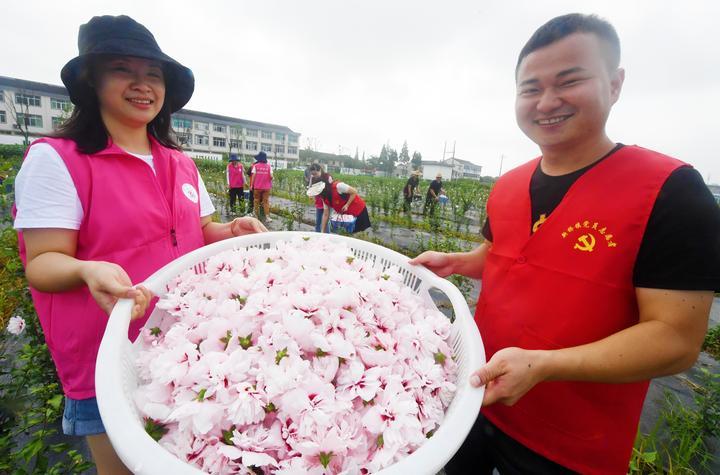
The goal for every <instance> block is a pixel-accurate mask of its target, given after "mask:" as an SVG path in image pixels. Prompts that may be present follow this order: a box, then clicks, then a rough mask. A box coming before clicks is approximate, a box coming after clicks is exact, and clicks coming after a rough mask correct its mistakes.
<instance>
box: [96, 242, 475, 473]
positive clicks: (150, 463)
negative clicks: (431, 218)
mask: <svg viewBox="0 0 720 475" xmlns="http://www.w3.org/2000/svg"><path fill="white" fill-rule="evenodd" d="M297 236H302V237H311V238H312V237H315V238H321V239H330V240H334V241H339V242H344V243H346V244H348V246H349V247H351V248H353V249H357V250H361V251H368V252H370V253H371V254H373V255H374V256H375V257H376V258H377V257H381V258H383V259H385V260H387V261H389V262H390V263H391V264H395V265H403V267H404V268H405V269H406V270H407V271H408V272H411V273H412V274H414V275H415V276H416V277H417V278H419V279H421V280H422V281H423V282H427V283H428V287H435V288H438V289H439V290H441V291H442V292H443V293H445V294H446V295H447V297H448V298H449V299H450V301H451V304H452V306H453V311H454V313H455V321H454V323H453V326H456V325H457V332H458V334H459V338H461V339H463V340H464V341H463V343H464V344H465V358H467V359H468V361H467V364H468V367H469V371H472V370H474V369H476V368H478V367H480V365H482V364H484V363H485V351H484V346H483V343H482V339H481V337H480V333H479V332H478V329H477V326H476V325H475V323H474V321H473V319H472V316H471V315H470V310H469V308H468V306H467V302H466V301H465V299H464V297H463V296H462V294H461V293H460V291H459V290H458V289H457V287H455V286H454V285H453V284H452V283H451V282H449V281H448V280H446V279H444V278H441V277H438V276H437V275H436V274H434V273H433V272H431V271H430V270H428V269H427V268H425V267H424V266H421V265H410V264H408V263H407V262H408V261H409V258H408V257H407V256H404V255H402V254H400V253H399V252H396V251H394V250H392V249H388V248H386V247H383V246H380V245H378V244H375V243H371V242H368V241H363V240H359V239H355V238H352V237H348V236H340V235H330V234H318V233H314V232H299V231H275V232H266V233H258V234H251V235H246V236H239V237H235V238H231V239H227V240H224V241H218V242H215V243H212V244H209V245H207V246H204V247H201V248H199V249H196V250H194V251H191V252H190V253H188V254H185V255H184V256H181V257H179V258H177V259H175V260H174V261H172V262H170V263H168V264H166V265H165V266H163V267H162V268H160V269H158V270H157V271H156V272H154V273H153V274H152V275H150V276H149V277H148V278H147V279H146V280H145V281H144V282H143V283H142V284H140V285H144V286H146V287H147V288H148V289H149V290H151V291H152V292H153V293H154V294H156V295H160V294H164V293H165V290H166V289H165V287H166V285H167V283H168V282H170V280H172V279H174V278H175V277H177V276H178V275H179V274H180V273H181V272H183V271H185V270H187V269H189V268H191V267H193V266H195V265H197V264H199V263H201V262H203V261H204V260H206V259H208V258H209V257H211V256H213V255H215V254H217V253H219V252H222V251H224V250H229V249H242V248H246V247H250V246H255V245H264V244H270V245H272V244H274V243H276V242H277V241H281V240H290V239H292V238H295V237H297ZM132 303H133V302H132V300H129V299H121V300H120V301H119V302H118V303H117V304H116V306H115V308H114V309H113V311H112V313H111V315H110V319H109V321H108V325H107V327H106V329H105V334H104V335H103V339H102V341H101V344H100V349H99V351H98V356H97V364H96V375H95V378H96V393H97V401H98V407H99V409H100V414H101V417H102V419H103V422H104V424H105V428H106V431H107V434H108V436H109V438H110V440H111V442H112V444H113V446H114V447H115V449H116V452H117V453H118V455H119V456H120V458H121V459H122V460H123V462H124V463H125V464H126V466H127V467H128V468H129V469H130V470H132V471H133V473H138V474H160V473H169V472H168V470H169V469H171V470H170V471H171V472H172V473H178V474H188V475H189V474H202V473H204V472H202V471H200V470H199V469H197V468H195V467H193V466H191V465H189V464H187V463H185V462H183V461H182V460H180V459H179V458H177V457H175V456H174V455H172V454H171V453H170V452H168V451H167V450H165V449H164V448H162V447H161V446H160V445H159V444H158V443H157V442H155V441H154V440H153V439H152V438H151V437H150V436H149V435H147V434H146V433H145V431H144V429H143V427H142V425H141V423H140V421H138V420H137V417H136V416H135V415H134V414H133V412H132V410H131V408H130V407H128V405H127V404H126V402H127V399H125V398H124V397H123V395H122V391H118V388H121V387H122V378H121V375H122V364H121V360H122V356H123V354H125V353H126V352H128V351H131V349H132V344H131V342H130V341H129V340H128V339H127V331H128V327H129V324H130V311H131V309H132ZM136 341H137V340H136ZM471 350H472V351H471ZM466 379H468V378H466ZM456 384H457V393H456V395H455V398H454V400H453V402H452V403H451V405H450V406H449V407H448V409H446V411H447V410H449V409H450V408H451V407H454V412H453V415H455V416H456V417H455V419H450V418H448V417H446V418H445V419H444V420H443V423H442V424H441V425H440V426H439V427H438V429H437V431H436V432H435V434H434V436H433V437H432V438H430V439H428V440H427V441H426V442H425V443H423V444H422V445H421V446H420V447H419V448H418V449H417V450H416V451H415V452H413V453H412V454H411V455H410V456H408V457H405V458H404V459H402V460H400V461H399V462H397V463H395V464H393V465H391V466H389V467H386V468H385V469H383V470H380V471H379V472H376V475H396V474H397V475H399V474H403V473H428V474H435V473H437V472H438V471H439V470H440V469H441V468H442V467H443V466H444V465H445V463H446V462H447V461H448V460H449V459H450V458H451V457H452V455H453V454H454V453H455V452H456V451H457V450H458V449H459V448H460V445H461V444H462V442H463V441H464V439H465V437H466V436H467V434H468V433H469V432H470V429H471V428H472V425H473V424H474V421H475V418H474V417H467V414H473V413H474V414H478V413H479V411H480V406H481V405H482V399H483V395H484V388H479V389H477V388H471V387H470V386H469V382H468V381H459V380H458V381H457V382H456ZM130 404H132V402H130ZM446 416H447V412H446ZM128 421H131V422H129V423H128ZM448 422H453V427H452V428H451V427H450V424H448ZM158 449H160V450H158ZM139 455H140V456H141V458H140V459H138V456H139ZM142 455H144V457H142Z"/></svg>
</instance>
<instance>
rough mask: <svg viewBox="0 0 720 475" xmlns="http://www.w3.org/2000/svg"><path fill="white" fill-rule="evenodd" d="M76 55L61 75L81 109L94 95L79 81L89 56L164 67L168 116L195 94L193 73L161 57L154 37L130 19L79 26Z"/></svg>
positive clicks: (99, 18)
mask: <svg viewBox="0 0 720 475" xmlns="http://www.w3.org/2000/svg"><path fill="white" fill-rule="evenodd" d="M78 51H79V55H78V56H77V57H76V58H73V59H71V60H70V61H69V62H68V63H67V64H66V65H65V66H64V67H63V68H62V71H61V72H60V77H61V79H62V82H63V84H65V87H66V88H67V90H68V93H69V95H70V100H71V101H72V102H73V103H74V104H76V105H77V104H80V105H82V102H83V98H84V97H87V95H88V94H95V92H94V91H92V90H91V88H90V86H89V85H88V84H87V81H86V80H84V79H83V78H81V77H80V74H81V72H82V70H83V66H84V65H85V62H86V61H87V60H88V59H89V58H90V57H92V56H97V55H104V54H111V55H119V56H134V57H138V58H145V59H154V60H157V61H161V62H162V63H164V66H165V101H166V102H167V103H168V106H169V107H170V112H176V111H178V110H179V109H181V108H182V107H183V106H184V105H185V104H187V102H188V101H189V100H190V98H191V97H192V94H193V91H194V90H195V77H194V76H193V73H192V71H191V70H190V69H189V68H186V67H185V66H183V65H182V64H180V63H178V62H177V61H175V60H174V59H172V58H171V57H170V56H168V55H166V54H165V53H163V52H162V51H161V50H160V46H158V44H157V41H155V37H154V36H153V34H152V33H150V31H149V30H148V29H147V28H145V27H144V26H143V25H141V24H140V23H138V22H136V21H135V20H133V19H132V18H130V17H129V16H125V15H120V16H110V15H104V16H95V17H92V18H91V19H90V21H89V22H87V23H85V24H84V25H80V31H79V33H78Z"/></svg>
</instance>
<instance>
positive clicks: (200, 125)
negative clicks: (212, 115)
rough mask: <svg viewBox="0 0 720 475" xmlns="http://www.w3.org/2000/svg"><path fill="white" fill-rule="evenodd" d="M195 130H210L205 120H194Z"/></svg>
mask: <svg viewBox="0 0 720 475" xmlns="http://www.w3.org/2000/svg"><path fill="white" fill-rule="evenodd" d="M195 130H210V124H208V123H207V122H195Z"/></svg>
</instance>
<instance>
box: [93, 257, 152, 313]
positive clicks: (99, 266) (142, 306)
mask: <svg viewBox="0 0 720 475" xmlns="http://www.w3.org/2000/svg"><path fill="white" fill-rule="evenodd" d="M81 276H82V279H83V280H84V281H85V283H86V284H87V286H88V289H89V290H90V295H92V297H93V298H94V299H95V302H97V304H98V305H99V306H100V308H101V309H103V311H104V312H105V313H107V314H108V315H109V314H110V312H112V309H113V307H114V306H115V304H116V303H117V301H118V299H121V298H126V299H134V300H135V305H133V309H132V314H131V315H130V318H131V319H133V320H134V319H136V318H140V317H142V316H143V315H145V310H147V306H148V304H149V303H150V300H151V299H152V294H151V293H150V291H149V290H147V289H146V288H145V287H142V286H138V287H137V288H133V287H132V282H131V281H130V277H129V276H128V275H127V273H126V272H125V270H124V269H123V268H122V267H120V266H119V265H117V264H113V263H112V262H102V261H86V262H85V264H84V265H83V268H82V271H81Z"/></svg>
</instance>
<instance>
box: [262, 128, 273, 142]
mask: <svg viewBox="0 0 720 475" xmlns="http://www.w3.org/2000/svg"><path fill="white" fill-rule="evenodd" d="M262 138H264V139H270V140H272V132H266V131H265V130H263V131H262Z"/></svg>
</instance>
